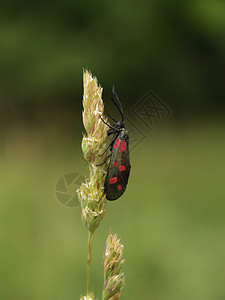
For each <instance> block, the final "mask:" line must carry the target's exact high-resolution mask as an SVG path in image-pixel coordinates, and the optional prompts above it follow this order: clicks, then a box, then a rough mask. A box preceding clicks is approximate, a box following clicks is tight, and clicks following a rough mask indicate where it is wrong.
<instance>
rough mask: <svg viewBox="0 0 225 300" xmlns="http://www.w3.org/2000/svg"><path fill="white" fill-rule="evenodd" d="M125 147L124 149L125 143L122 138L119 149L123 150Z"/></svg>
mask: <svg viewBox="0 0 225 300" xmlns="http://www.w3.org/2000/svg"><path fill="white" fill-rule="evenodd" d="M125 149H126V143H125V142H124V140H122V141H121V142H120V146H119V150H120V152H123V151H124V150H125Z"/></svg>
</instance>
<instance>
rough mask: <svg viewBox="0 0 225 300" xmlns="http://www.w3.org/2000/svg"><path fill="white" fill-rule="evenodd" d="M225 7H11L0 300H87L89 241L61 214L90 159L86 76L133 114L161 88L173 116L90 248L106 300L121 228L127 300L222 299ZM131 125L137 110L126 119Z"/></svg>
mask: <svg viewBox="0 0 225 300" xmlns="http://www.w3.org/2000/svg"><path fill="white" fill-rule="evenodd" d="M224 28H225V3H224V1H219V0H215V1H213V0H208V1H203V0H196V1H188V2H180V1H178V0H170V1H144V0H142V1H139V2H138V3H136V2H131V1H123V2H121V1H113V2H106V1H96V2H94V1H86V2H82V1H70V0H65V1H54V2H51V1H39V2H30V1H25V0H24V1H16V0H10V1H6V0H3V1H1V4H0V99H1V100H0V166H1V172H0V182H1V184H0V200H1V201H0V299H7V300H11V299H23V300H24V299H29V300H31V299H32V300H40V299H42V300H51V299H54V300H59V299H67V300H69V299H79V296H80V295H81V294H85V290H86V256H87V245H86V243H87V232H86V229H85V228H84V226H83V224H82V222H81V218H80V208H79V207H77V208H68V207H65V206H62V205H61V204H60V203H59V202H58V201H57V199H56V197H55V194H54V191H55V185H56V183H57V181H58V179H59V178H60V176H62V175H63V174H65V173H68V172H71V171H74V172H77V173H80V174H83V175H86V176H87V175H88V172H87V167H86V165H85V164H84V161H83V159H82V152H81V148H80V143H81V139H82V132H83V131H84V129H83V127H82V120H81V109H82V106H81V99H82V69H83V68H88V69H90V70H91V71H92V72H93V74H94V75H96V76H97V78H98V80H99V82H100V84H101V85H102V86H103V87H104V92H103V98H104V100H105V103H106V105H107V108H108V110H109V111H112V112H113V113H114V115H115V116H116V117H117V118H118V117H119V116H118V114H116V112H115V109H114V108H113V107H112V104H111V102H110V96H111V88H112V85H113V84H114V85H115V86H116V91H117V93H118V94H119V96H120V98H121V100H122V102H123V106H124V110H125V112H129V111H130V108H131V107H132V106H133V105H136V104H137V103H138V101H139V100H140V98H141V97H142V96H143V95H144V94H145V93H146V92H147V91H149V90H153V91H154V92H155V93H156V94H157V95H158V96H159V97H160V99H162V100H163V102H164V103H166V105H167V106H168V107H169V108H170V109H171V110H172V116H171V117H170V118H169V119H166V120H165V119H163V118H162V119H160V120H158V121H157V122H156V123H155V125H154V132H153V131H151V130H149V129H148V128H147V127H146V126H143V124H142V125H141V124H139V123H140V122H139V123H138V124H136V125H137V126H138V128H139V129H140V130H141V132H142V133H143V134H144V135H145V137H146V138H145V139H144V140H143V141H141V142H140V143H139V144H138V145H137V146H136V148H135V149H134V150H133V151H132V153H131V162H132V170H131V176H130V180H129V185H128V188H127V191H126V193H125V194H124V195H123V196H122V197H121V198H120V199H119V200H118V201H115V202H112V203H111V202H107V211H106V215H105V217H104V219H103V221H102V223H101V225H100V227H99V228H98V230H97V232H96V236H95V240H94V245H93V262H92V270H91V286H92V288H93V290H94V292H95V295H96V296H97V297H98V298H100V295H101V289H102V283H103V274H102V254H103V249H104V246H105V241H106V237H107V234H108V231H109V228H110V227H111V229H112V232H113V233H117V234H118V235H119V237H121V239H122V242H123V243H124V246H125V248H124V256H125V258H126V264H125V274H126V285H125V288H124V290H123V293H122V296H121V299H130V300H131V299H156V300H170V299H171V300H178V299H179V300H180V299H187V300H189V299H192V300H195V299H196V300H197V299H198V300H201V299H204V300H224V299H225V287H224V280H225V267H224V266H225V239H224V237H225V217H224V216H225V204H224V198H225V185H224V178H225V160H224V153H225V139H224V136H225V122H224V116H225V114H224V108H225V105H224V103H225V102H224V98H225V84H224V70H225V36H224ZM128 117H129V113H128Z"/></svg>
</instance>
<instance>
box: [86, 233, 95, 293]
mask: <svg viewBox="0 0 225 300" xmlns="http://www.w3.org/2000/svg"><path fill="white" fill-rule="evenodd" d="M93 238H94V232H92V231H88V259H87V296H89V295H90V266H91V248H92V243H93Z"/></svg>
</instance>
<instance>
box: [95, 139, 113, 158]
mask: <svg viewBox="0 0 225 300" xmlns="http://www.w3.org/2000/svg"><path fill="white" fill-rule="evenodd" d="M117 136H118V135H115V136H114V138H113V139H112V141H111V143H110V144H109V146H108V147H107V148H106V149H105V151H104V152H103V153H102V154H99V155H98V156H102V155H103V154H105V153H106V151H108V150H109V148H110V147H112V144H113V143H114V142H115V140H116V139H117Z"/></svg>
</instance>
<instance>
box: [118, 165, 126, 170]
mask: <svg viewBox="0 0 225 300" xmlns="http://www.w3.org/2000/svg"><path fill="white" fill-rule="evenodd" d="M118 168H119V170H120V171H125V170H126V167H125V166H124V165H119V167H118Z"/></svg>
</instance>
